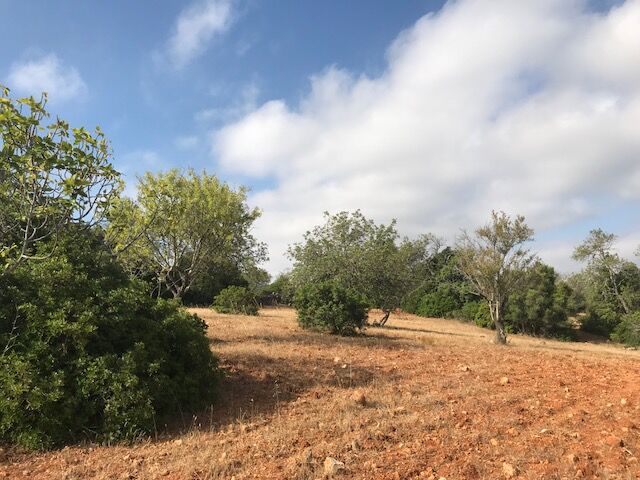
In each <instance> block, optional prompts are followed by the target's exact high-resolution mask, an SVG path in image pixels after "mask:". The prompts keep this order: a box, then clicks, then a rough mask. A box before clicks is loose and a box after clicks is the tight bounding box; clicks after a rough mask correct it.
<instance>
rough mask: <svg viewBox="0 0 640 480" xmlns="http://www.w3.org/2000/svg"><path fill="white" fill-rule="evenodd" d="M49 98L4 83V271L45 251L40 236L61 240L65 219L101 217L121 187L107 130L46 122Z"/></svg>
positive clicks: (0, 183) (0, 243) (0, 99)
mask: <svg viewBox="0 0 640 480" xmlns="http://www.w3.org/2000/svg"><path fill="white" fill-rule="evenodd" d="M46 100H47V97H46V94H43V96H42V98H41V99H40V100H35V99H34V98H33V97H30V98H21V99H18V100H13V99H12V98H10V97H9V90H8V89H7V88H4V87H2V86H0V277H1V276H2V275H4V274H7V273H9V272H11V271H12V270H14V269H15V268H17V267H18V266H19V265H20V264H21V263H22V262H24V261H26V260H29V259H34V258H42V254H40V255H37V254H36V247H37V245H38V243H40V242H43V241H47V240H49V241H52V242H53V243H51V242H50V243H49V244H50V245H55V242H56V240H57V238H58V236H59V235H60V232H61V231H62V230H64V229H65V227H66V226H67V225H69V224H71V223H75V224H83V225H84V226H85V227H87V228H89V227H91V226H92V225H95V224H97V223H99V222H100V221H101V220H102V218H103V214H104V212H105V209H106V207H108V206H109V204H110V203H111V202H112V200H113V199H114V198H115V197H116V196H117V195H118V193H119V190H120V181H119V174H118V173H117V172H116V171H115V170H114V168H113V167H112V165H111V163H110V161H109V160H110V157H111V151H110V148H109V144H108V142H107V140H106V139H105V137H104V135H103V133H102V131H101V130H100V129H99V128H96V131H95V133H93V134H92V133H90V132H88V131H87V130H85V129H84V128H70V127H69V124H68V123H67V122H65V121H64V120H61V119H56V120H55V121H54V122H52V123H51V124H49V125H47V124H46V121H47V118H48V117H49V113H48V112H47V111H46V109H45V107H46ZM53 251H54V249H50V250H49V252H48V253H47V255H51V254H52V252H53Z"/></svg>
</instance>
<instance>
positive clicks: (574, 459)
mask: <svg viewBox="0 0 640 480" xmlns="http://www.w3.org/2000/svg"><path fill="white" fill-rule="evenodd" d="M567 460H568V461H569V463H577V461H578V456H577V455H575V454H574V453H570V454H569V455H567Z"/></svg>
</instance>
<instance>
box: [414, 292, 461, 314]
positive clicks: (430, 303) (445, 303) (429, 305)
mask: <svg viewBox="0 0 640 480" xmlns="http://www.w3.org/2000/svg"><path fill="white" fill-rule="evenodd" d="M461 306H462V303H461V301H460V295H459V292H458V290H457V289H456V288H455V287H454V286H453V285H451V284H443V285H440V287H438V289H437V290H434V291H433V292H429V293H427V294H425V295H424V296H423V297H422V299H421V300H420V304H419V305H418V311H417V314H418V315H420V316H423V317H450V316H451V315H452V314H453V312H455V311H456V310H458V309H459V308H460V307H461Z"/></svg>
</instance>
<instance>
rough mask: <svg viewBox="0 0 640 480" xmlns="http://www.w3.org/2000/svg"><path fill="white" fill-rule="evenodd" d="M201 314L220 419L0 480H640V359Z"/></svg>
mask: <svg viewBox="0 0 640 480" xmlns="http://www.w3.org/2000/svg"><path fill="white" fill-rule="evenodd" d="M195 311H196V312H197V313H198V315H201V316H202V317H203V318H204V319H205V320H206V321H207V322H208V324H209V326H210V329H209V335H210V336H211V339H212V348H213V350H214V351H215V352H216V353H217V354H218V355H219V356H220V358H221V365H222V367H223V368H224V370H225V372H226V378H225V380H224V383H223V386H222V388H223V395H222V398H221V399H220V401H219V402H218V404H217V405H215V406H214V407H213V408H212V409H211V410H210V411H208V412H206V413H203V414H202V415H200V416H199V417H198V418H194V419H183V420H182V422H183V426H184V427H183V428H181V429H180V430H181V432H176V433H173V434H164V435H161V436H160V438H158V439H156V440H143V441H141V442H140V443H138V444H136V445H134V446H131V447H125V446H116V447H106V446H78V447H72V448H65V449H63V450H60V451H56V452H50V453H46V454H20V453H16V452H4V453H2V454H1V455H0V478H3V477H4V478H10V479H12V480H13V479H21V478H29V479H67V480H72V479H155V478H163V479H170V480H174V479H175V480H178V479H180V480H182V479H193V480H197V479H217V478H235V479H236V480H240V479H248V478H256V479H318V478H322V476H323V462H324V459H325V457H327V456H331V457H334V458H335V459H337V460H339V461H341V462H344V464H345V469H344V470H343V471H342V472H340V473H339V474H338V475H336V477H337V478H356V479H440V478H441V477H444V478H447V479H449V480H451V479H474V478H491V479H494V478H523V479H526V478H529V479H533V478H549V479H556V478H557V479H564V478H566V479H573V478H608V479H615V478H619V479H634V478H640V465H639V463H638V459H639V458H640V430H639V427H640V384H639V383H638V379H639V378H640V353H639V352H635V351H629V350H625V349H622V348H620V347H616V346H609V345H591V344H581V343H561V342H554V341H542V340H538V339H533V338H528V337H521V336H513V337H511V343H510V345H509V346H506V347H499V346H494V345H492V344H491V343H490V338H491V333H490V332H487V331H485V330H481V329H479V328H476V327H473V326H470V325H466V324H462V323H458V322H455V321H449V320H438V319H423V318H418V317H414V316H410V315H395V316H392V317H391V320H390V321H389V324H388V327H389V328H385V329H373V328H371V329H368V330H367V333H366V336H363V337H358V338H346V339H341V338H334V337H328V336H323V335H319V334H315V333H308V332H303V331H301V330H300V329H299V328H298V327H297V325H296V322H295V314H294V312H293V311H291V310H287V309H269V310H263V311H262V312H261V315H260V317H257V318H249V317H239V316H230V315H219V314H216V313H213V312H211V311H209V310H206V309H199V310H195ZM354 393H355V395H354ZM361 395H364V398H363V397H362V396H361ZM361 403H364V405H363V404H361Z"/></svg>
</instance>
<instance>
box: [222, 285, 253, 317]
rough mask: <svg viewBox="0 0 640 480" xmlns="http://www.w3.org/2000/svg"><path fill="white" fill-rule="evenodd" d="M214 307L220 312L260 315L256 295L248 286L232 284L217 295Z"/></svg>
mask: <svg viewBox="0 0 640 480" xmlns="http://www.w3.org/2000/svg"><path fill="white" fill-rule="evenodd" d="M213 308H214V309H215V311H216V312H219V313H231V314H236V315H258V302H257V299H256V296H255V295H254V294H253V292H252V291H251V290H249V289H248V288H247V287H239V286H237V285H230V286H228V287H227V288H225V289H224V290H222V291H221V292H220V293H219V294H218V295H216V297H215V299H214V301H213Z"/></svg>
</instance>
